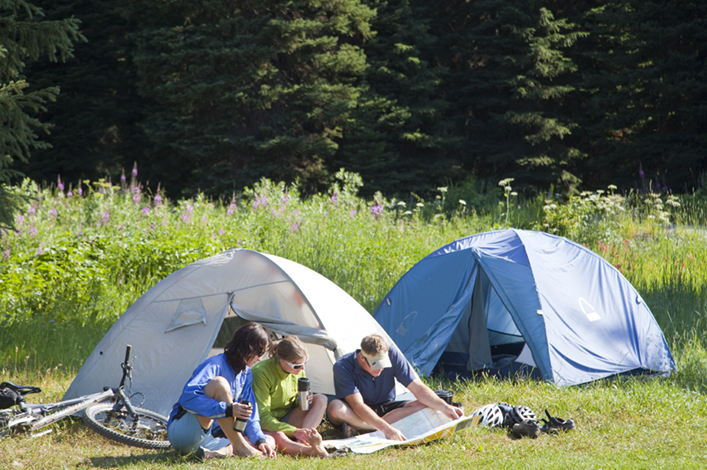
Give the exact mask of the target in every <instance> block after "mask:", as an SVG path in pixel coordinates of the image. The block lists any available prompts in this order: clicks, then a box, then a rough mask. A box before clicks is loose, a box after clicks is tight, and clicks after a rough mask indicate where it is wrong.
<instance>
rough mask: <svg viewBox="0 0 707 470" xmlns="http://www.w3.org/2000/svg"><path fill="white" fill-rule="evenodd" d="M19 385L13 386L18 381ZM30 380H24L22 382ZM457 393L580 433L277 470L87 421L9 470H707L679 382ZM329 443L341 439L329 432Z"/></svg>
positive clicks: (29, 449)
mask: <svg viewBox="0 0 707 470" xmlns="http://www.w3.org/2000/svg"><path fill="white" fill-rule="evenodd" d="M10 378H12V376H10ZM18 378H19V379H23V377H18ZM70 380H71V378H70V377H64V376H60V374H59V376H57V374H52V373H49V374H45V375H44V380H41V381H39V382H37V381H35V382H34V383H38V384H39V385H40V386H42V387H43V388H44V389H45V393H43V394H42V395H43V397H44V399H47V400H53V399H57V398H60V397H61V394H62V393H63V390H65V388H66V387H67V386H68V384H69V382H70ZM428 383H429V384H430V385H432V386H433V387H439V386H444V387H446V388H447V389H450V390H453V391H454V392H455V400H457V399H458V400H460V401H461V402H463V403H464V406H465V409H466V410H467V412H468V413H469V412H471V411H472V410H473V409H474V408H475V407H477V406H480V405H483V404H486V403H496V402H499V401H506V402H508V403H511V404H519V405H520V404H522V405H527V406H530V407H531V408H532V409H533V410H535V411H536V413H542V411H543V410H544V409H545V408H547V409H549V410H550V412H551V413H552V414H553V415H557V416H559V417H561V418H565V419H566V418H572V419H573V420H574V421H575V423H576V426H577V429H576V430H575V431H571V432H567V433H561V434H558V435H545V434H541V435H540V437H539V438H538V439H528V438H523V439H514V438H513V437H511V436H510V435H509V434H508V433H507V432H506V431H505V430H503V429H489V428H486V427H483V426H480V427H475V428H470V429H468V430H465V431H462V432H460V433H457V434H455V435H453V436H452V437H449V438H446V439H443V440H440V441H436V442H434V443H430V444H426V445H420V446H412V447H399V448H389V449H385V450H382V451H379V452H377V453H374V454H370V455H355V454H350V455H347V456H344V457H339V458H336V459H331V460H319V459H301V458H293V457H289V456H279V457H278V459H277V460H275V461H253V460H248V461H243V460H240V459H228V460H224V461H209V462H208V463H199V462H196V461H195V460H193V459H191V458H189V457H181V456H179V455H177V454H176V452H174V451H166V452H165V451H151V450H144V449H138V448H132V447H128V446H123V445H119V444H113V443H112V442H111V441H108V440H106V439H104V438H103V437H101V436H98V435H97V434H95V433H93V432H91V431H90V430H89V429H88V428H86V427H85V426H84V425H83V423H82V422H81V421H80V420H73V421H72V420H65V421H64V422H62V423H61V424H60V425H56V426H55V427H54V430H53V432H52V433H50V434H49V435H46V436H42V437H39V438H36V439H33V438H30V437H26V436H17V437H13V438H10V439H5V440H4V441H2V442H0V468H3V469H13V468H141V469H152V468H163V467H169V468H175V469H177V468H179V469H182V468H183V469H186V468H244V467H248V468H251V467H255V468H271V469H278V468H288V469H291V468H326V469H329V468H331V469H335V468H346V469H350V468H356V469H357V468H360V469H371V468H400V469H404V468H449V469H456V468H485V467H488V468H514V469H515V468H518V469H547V468H587V469H588V468H592V469H599V468H611V469H643V468H645V469H655V468H675V469H688V468H694V469H702V468H705V466H707V423H706V421H705V416H707V400H705V396H704V394H702V393H697V392H689V391H687V390H685V389H684V388H683V387H680V386H679V385H677V384H676V383H674V382H673V381H671V380H669V379H668V380H666V379H661V378H657V379H629V380H625V381H620V380H615V381H606V382H599V383H595V384H592V385H589V386H585V387H581V388H557V387H555V386H553V385H549V384H545V383H540V382H532V381H531V382H524V381H523V382H517V383H513V382H510V381H497V380H493V379H486V380H482V381H479V382H475V383H469V382H466V383H449V382H443V383H440V382H435V381H430V382H428ZM321 430H322V432H323V434H324V436H325V438H339V435H338V434H337V431H335V430H333V429H332V428H330V427H329V426H323V427H322V428H321Z"/></svg>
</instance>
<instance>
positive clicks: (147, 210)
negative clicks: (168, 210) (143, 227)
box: [140, 206, 150, 215]
mask: <svg viewBox="0 0 707 470" xmlns="http://www.w3.org/2000/svg"><path fill="white" fill-rule="evenodd" d="M140 212H142V214H143V215H147V214H149V213H150V208H149V207H147V206H145V207H143V208H142V210H140Z"/></svg>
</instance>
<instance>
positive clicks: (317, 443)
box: [309, 432, 329, 458]
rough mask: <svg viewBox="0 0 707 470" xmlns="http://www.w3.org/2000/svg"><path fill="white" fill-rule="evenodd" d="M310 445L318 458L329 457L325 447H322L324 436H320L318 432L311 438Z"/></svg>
mask: <svg viewBox="0 0 707 470" xmlns="http://www.w3.org/2000/svg"><path fill="white" fill-rule="evenodd" d="M309 445H310V446H311V447H312V449H313V450H314V452H315V453H316V454H317V457H321V458H324V457H328V456H329V452H327V451H326V449H325V448H324V446H323V445H322V435H321V434H319V433H318V432H315V433H314V434H312V436H311V437H310V438H309Z"/></svg>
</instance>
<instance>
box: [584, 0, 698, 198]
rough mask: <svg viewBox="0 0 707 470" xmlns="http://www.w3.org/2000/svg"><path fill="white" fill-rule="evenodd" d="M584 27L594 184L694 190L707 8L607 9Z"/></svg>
mask: <svg viewBox="0 0 707 470" xmlns="http://www.w3.org/2000/svg"><path fill="white" fill-rule="evenodd" d="M586 24H587V26H588V27H589V28H590V31H591V33H592V36H591V38H592V47H591V50H590V51H588V52H586V56H587V62H588V63H589V66H587V67H586V68H585V71H584V87H585V88H586V90H587V92H588V94H589V96H590V98H589V99H588V100H587V103H586V104H585V105H584V107H583V111H584V113H585V115H586V121H584V122H583V124H584V127H585V129H586V132H587V134H588V135H589V136H590V143H591V148H590V149H589V151H590V152H591V153H592V154H593V155H595V156H594V158H592V159H591V160H590V161H589V162H588V163H589V164H588V166H587V169H586V172H587V173H588V174H591V175H593V176H592V179H591V183H592V184H594V185H600V184H603V185H605V184H609V183H613V184H617V185H620V186H623V187H624V188H630V187H637V188H639V189H646V190H647V189H649V188H650V189H652V190H658V191H665V190H668V189H670V190H674V191H678V192H689V191H691V190H692V189H696V188H697V187H698V185H699V183H700V177H701V175H702V174H703V173H704V172H705V171H706V170H707V158H705V151H704V149H705V144H706V143H707V86H706V85H705V84H706V83H707V55H706V54H705V50H704V45H705V43H706V42H707V33H706V31H707V4H705V3H704V2H699V1H677V0H673V1H668V2H657V1H650V0H648V1H636V0H625V1H613V2H602V4H601V5H600V6H599V7H596V8H594V9H592V10H591V11H590V12H589V13H588V14H587V20H586ZM607 168H610V169H611V171H610V172H607V171H606V170H607Z"/></svg>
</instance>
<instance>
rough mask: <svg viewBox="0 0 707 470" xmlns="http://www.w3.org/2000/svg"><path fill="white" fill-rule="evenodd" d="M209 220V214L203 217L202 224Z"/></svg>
mask: <svg viewBox="0 0 707 470" xmlns="http://www.w3.org/2000/svg"><path fill="white" fill-rule="evenodd" d="M208 221H209V218H208V216H204V218H203V219H201V223H202V224H205V223H207V222H208Z"/></svg>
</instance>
